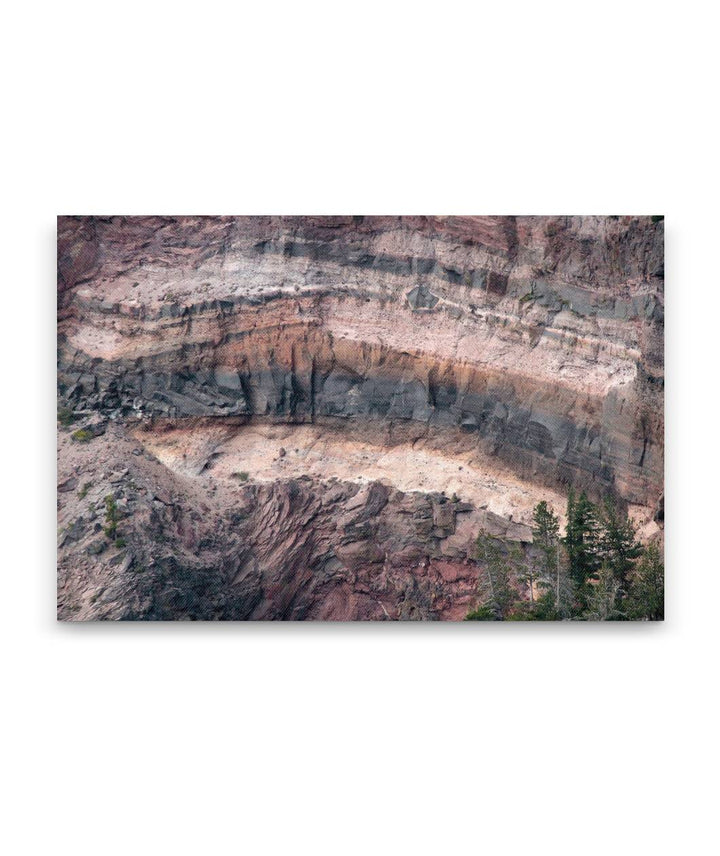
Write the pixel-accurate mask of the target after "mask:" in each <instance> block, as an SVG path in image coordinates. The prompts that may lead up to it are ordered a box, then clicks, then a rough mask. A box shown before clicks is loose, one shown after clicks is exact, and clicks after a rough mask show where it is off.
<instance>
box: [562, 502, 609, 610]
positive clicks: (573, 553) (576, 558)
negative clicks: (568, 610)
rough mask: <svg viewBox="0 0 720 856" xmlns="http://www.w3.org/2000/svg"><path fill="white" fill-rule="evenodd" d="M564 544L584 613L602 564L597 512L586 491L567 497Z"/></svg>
mask: <svg viewBox="0 0 720 856" xmlns="http://www.w3.org/2000/svg"><path fill="white" fill-rule="evenodd" d="M563 541H564V544H565V548H566V549H567V553H568V561H569V573H570V577H571V579H572V581H573V584H574V588H575V599H576V605H577V609H578V611H579V612H582V611H584V609H585V608H586V606H587V602H588V596H589V594H590V589H591V581H593V580H597V579H598V572H599V569H600V564H601V557H600V549H599V525H598V512H597V508H596V507H595V505H593V503H592V502H590V500H589V499H588V498H587V496H586V494H585V493H584V492H583V493H581V494H580V496H579V497H577V498H576V497H575V492H574V491H573V490H572V489H571V490H570V493H569V494H568V505H567V530H566V534H565V538H564V539H563Z"/></svg>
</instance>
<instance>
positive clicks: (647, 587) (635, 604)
mask: <svg viewBox="0 0 720 856" xmlns="http://www.w3.org/2000/svg"><path fill="white" fill-rule="evenodd" d="M627 614H628V618H631V619H635V620H643V619H644V620H646V621H662V620H663V618H664V617H665V566H664V565H663V563H662V560H661V558H660V550H659V548H658V546H657V544H648V546H647V547H646V548H645V550H644V551H643V553H642V556H641V557H640V560H639V561H638V563H637V564H636V566H635V568H634V569H633V571H632V574H631V576H630V591H629V593H628V598H627Z"/></svg>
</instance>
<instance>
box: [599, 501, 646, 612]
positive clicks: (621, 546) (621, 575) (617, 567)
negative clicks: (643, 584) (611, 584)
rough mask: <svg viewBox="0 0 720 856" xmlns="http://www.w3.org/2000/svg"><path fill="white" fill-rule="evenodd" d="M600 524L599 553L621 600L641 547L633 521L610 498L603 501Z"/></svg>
mask: <svg viewBox="0 0 720 856" xmlns="http://www.w3.org/2000/svg"><path fill="white" fill-rule="evenodd" d="M600 524H601V527H602V529H601V533H600V542H599V549H600V555H601V556H602V560H603V562H604V564H606V565H607V566H608V567H609V568H610V570H611V571H612V572H613V575H614V576H615V579H616V581H617V583H618V599H619V601H622V600H623V599H624V598H625V597H626V596H627V593H628V578H629V575H630V573H631V571H632V569H633V567H634V566H635V560H636V559H637V558H638V557H639V556H640V555H641V554H642V547H641V545H640V544H639V543H638V541H637V538H636V532H635V526H634V524H633V522H632V521H631V520H630V519H629V518H628V517H625V516H623V515H621V514H620V513H619V512H618V510H617V507H616V506H615V503H614V502H613V501H612V499H610V498H607V499H606V500H605V502H604V503H603V506H602V509H601V515H600Z"/></svg>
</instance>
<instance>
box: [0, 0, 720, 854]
mask: <svg viewBox="0 0 720 856" xmlns="http://www.w3.org/2000/svg"><path fill="white" fill-rule="evenodd" d="M711 9H712V7H711V4H706V3H699V2H685V3H682V4H670V3H665V2H661V0H654V2H629V0H625V2H609V1H608V0H605V2H603V3H593V4H589V3H584V4H581V3H578V2H576V0H575V2H554V3H553V2H545V3H540V2H533V3H512V2H507V0H506V2H504V3H497V4H494V5H492V6H488V5H486V4H481V3H467V4H464V3H457V2H448V0H446V2H442V3H433V4H430V3H425V2H408V3H393V2H389V0H385V2H380V3H378V2H368V0H364V2H362V3H353V4H347V3H342V2H340V0H334V2H328V3H320V2H316V3H303V2H294V3H284V2H274V3H261V2H255V3H252V4H242V3H240V2H236V3H218V2H212V0H205V2H196V3H186V2H180V1H179V0H175V2H167V3H157V2H148V0H144V2H128V0H125V2H123V3H113V4H103V3H98V2H96V0H95V2H84V3H83V2H67V0H66V2H63V3H30V2H25V3H22V4H21V3H15V4H12V5H11V6H9V7H7V8H6V9H5V11H4V14H3V30H4V32H3V47H2V51H0V62H1V63H2V81H3V88H4V90H5V95H4V99H3V104H4V109H3V117H4V119H5V127H4V131H3V133H2V138H1V140H2V145H3V147H4V155H3V158H2V170H3V179H2V200H1V205H2V225H1V227H0V236H1V237H2V255H1V256H0V262H1V267H0V270H1V272H2V289H3V302H2V309H3V312H2V319H3V335H2V337H0V338H1V340H2V348H3V352H2V362H1V363H0V366H1V367H2V379H3V384H2V404H3V419H2V428H3V434H4V440H3V443H2V449H3V483H2V490H1V491H0V497H1V499H2V505H3V510H2V517H1V518H0V519H1V520H2V524H3V535H2V539H3V540H2V548H3V549H2V557H3V561H2V567H1V570H0V573H1V575H2V577H1V578H2V589H1V591H2V605H3V616H2V652H3V655H4V656H3V667H2V675H3V677H2V689H3V690H4V700H3V701H2V704H1V706H0V713H1V714H2V716H3V719H4V723H3V726H2V738H3V744H4V746H3V751H2V764H1V772H2V779H3V788H4V795H3V798H2V803H1V807H2V810H3V812H4V814H5V818H4V820H3V822H2V825H1V826H0V830H1V831H0V836H2V839H4V841H2V842H0V843H4V845H5V846H4V852H6V853H8V854H13V856H16V855H17V854H46V853H47V854H54V856H64V854H77V856H84V855H85V854H93V856H95V854H103V856H112V855H113V854H125V853H133V854H166V853H167V854H190V853H193V854H216V853H247V854H253V855H254V854H276V853H303V854H304V853H312V854H356V853H363V854H365V853H372V854H375V853H422V854H424V853H453V852H488V853H495V854H515V853H518V854H520V853H526V852H531V853H540V854H545V853H548V854H550V853H552V854H571V853H572V854H575V853H586V854H601V853H602V854H607V853H614V854H626V853H627V854H658V853H660V854H664V853H668V854H670V853H672V854H678V853H699V854H704V853H709V852H711V850H712V849H713V848H714V847H716V846H717V830H716V826H715V823H714V822H713V818H712V814H711V813H712V812H716V811H717V790H716V785H717V764H718V740H717V716H718V708H717V702H716V698H715V694H716V692H717V672H718V669H717V650H718V646H717V630H716V626H715V624H716V616H717V613H718V605H717V600H718V595H717V590H718V586H717V564H718V563H717V558H716V557H717V550H716V549H714V547H715V537H716V532H717V530H718V519H719V514H718V509H717V501H716V497H717V492H718V468H717V451H716V446H715V444H716V442H717V439H716V438H717V421H716V418H717V388H718V381H717V376H718V373H717V349H716V343H717V337H718V323H717V291H718V273H717V267H718V265H717V256H718V251H717V244H718V230H719V229H720V217H719V216H718V211H720V199H719V198H718V190H719V189H720V188H718V172H717V161H716V157H717V150H718V134H717V82H718V80H717V72H718V67H717V60H716V57H717V45H716V37H717V29H716V26H715V25H714V24H713V22H711V20H710V17H709V16H710V14H711V11H710V10H711ZM58 213H111V214H112V213H137V214H139V213H208V214H219V213H236V214H241V213H299V214H309V213H322V214H331V213H346V214H350V213H355V214H359V213H364V214H372V213H431V214H440V213H455V214H462V213H478V214H479V213H496V214H499V213H511V214H520V213H560V214H563V213H605V214H616V213H646V214H655V213H664V214H665V215H666V217H667V219H666V224H667V272H668V276H667V281H668V295H667V322H668V326H667V357H668V366H667V369H668V370H667V381H668V386H667V422H668V428H667V444H668V445H667V447H668V472H667V484H668V491H669V495H668V499H667V516H668V525H667V537H668V553H667V564H668V591H667V596H668V602H667V616H668V618H667V621H666V622H665V624H664V625H660V626H604V627H603V626H580V625H573V626H561V627H555V626H483V625H479V626H478V625H471V624H465V625H458V626H447V625H445V626H423V627H418V626H386V625H379V626H376V625H360V626H311V625H298V626H278V625H272V626H265V625H263V626H250V625H220V626H190V625H174V626H148V625H140V626H62V625H57V624H56V623H55V621H54V573H55V568H54V566H55V526H56V524H55V446H54V435H55V416H54V409H55V395H54V350H55V318H54V313H55V305H54V292H55V269H54V265H55V260H54V252H55V251H54V242H55V219H54V218H55V215H56V214H58ZM714 420H715V421H714Z"/></svg>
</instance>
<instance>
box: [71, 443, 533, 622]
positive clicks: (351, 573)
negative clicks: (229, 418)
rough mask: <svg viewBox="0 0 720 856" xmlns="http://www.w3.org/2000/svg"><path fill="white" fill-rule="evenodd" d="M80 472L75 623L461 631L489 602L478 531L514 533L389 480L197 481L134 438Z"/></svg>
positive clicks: (74, 481) (91, 456)
mask: <svg viewBox="0 0 720 856" xmlns="http://www.w3.org/2000/svg"><path fill="white" fill-rule="evenodd" d="M72 442H73V441H72V440H71V439H70V438H69V436H67V435H65V436H63V437H61V444H62V446H65V445H66V444H72ZM75 461H76V467H77V468H78V471H79V473H80V475H79V477H78V476H71V477H69V478H63V480H62V481H61V483H60V484H59V486H58V489H59V490H60V491H62V493H63V501H62V503H61V514H60V519H61V521H65V525H64V526H62V527H61V531H60V536H59V555H60V560H59V582H58V615H59V617H60V618H61V619H71V620H94V619H114V620H137V619H144V620H172V619H178V618H184V619H192V620H211V619H219V620H239V619H326V620H349V619H377V620H387V619H413V618H416V619H443V618H450V619H453V618H455V619H457V618H462V617H463V616H464V615H465V614H466V612H467V611H468V609H469V608H471V606H472V604H473V603H474V600H475V598H476V584H477V574H478V568H477V566H476V564H475V562H474V560H473V559H472V554H473V550H472V545H473V538H474V533H475V532H476V531H477V529H478V528H479V527H480V526H482V525H484V524H485V523H487V526H489V527H491V526H493V525H495V526H497V527H499V528H498V530H497V531H498V534H502V535H508V534H513V533H511V532H509V530H510V528H511V527H512V524H510V523H508V521H505V520H503V519H502V518H494V517H493V515H487V514H486V513H483V512H478V511H477V510H476V509H474V508H473V506H472V505H470V504H468V503H464V502H460V501H452V500H451V499H448V498H447V497H445V496H444V495H442V494H439V493H434V494H425V493H420V492H414V493H404V492H402V491H398V490H396V489H393V488H391V487H389V486H387V485H384V484H381V483H379V482H369V483H367V484H365V485H359V484H356V483H349V482H341V481H337V480H332V481H318V480H314V479H311V478H308V477H301V478H298V479H288V480H283V481H276V482H272V483H260V484H256V483H251V484H234V485H232V486H229V485H227V484H225V483H222V482H213V480H211V479H205V480H203V481H202V483H200V482H198V481H188V480H185V479H182V478H179V477H177V476H176V475H175V474H173V473H172V472H171V471H169V470H168V469H167V468H165V467H164V466H163V465H162V464H161V463H159V461H158V460H157V459H156V458H154V456H153V455H151V454H149V453H147V452H145V451H142V446H141V445H140V444H138V443H136V442H134V441H133V440H131V439H130V438H129V437H128V436H127V434H126V433H125V432H124V429H123V428H122V426H111V428H110V429H109V431H108V433H106V434H105V435H102V436H101V437H98V438H97V439H96V440H95V441H93V443H92V444H88V445H87V446H84V447H83V448H82V449H81V450H80V451H79V452H77V454H76V457H75ZM108 495H112V496H113V497H114V498H115V502H116V504H117V506H118V509H119V520H118V524H117V533H116V535H117V537H116V538H114V540H109V539H108V538H106V537H105V535H104V533H103V528H104V525H105V508H106V506H105V501H104V497H105V496H108ZM518 534H519V535H520V537H523V538H525V539H526V541H527V540H529V530H527V529H522V527H520V528H518V527H515V531H514V535H515V537H517V536H518Z"/></svg>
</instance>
